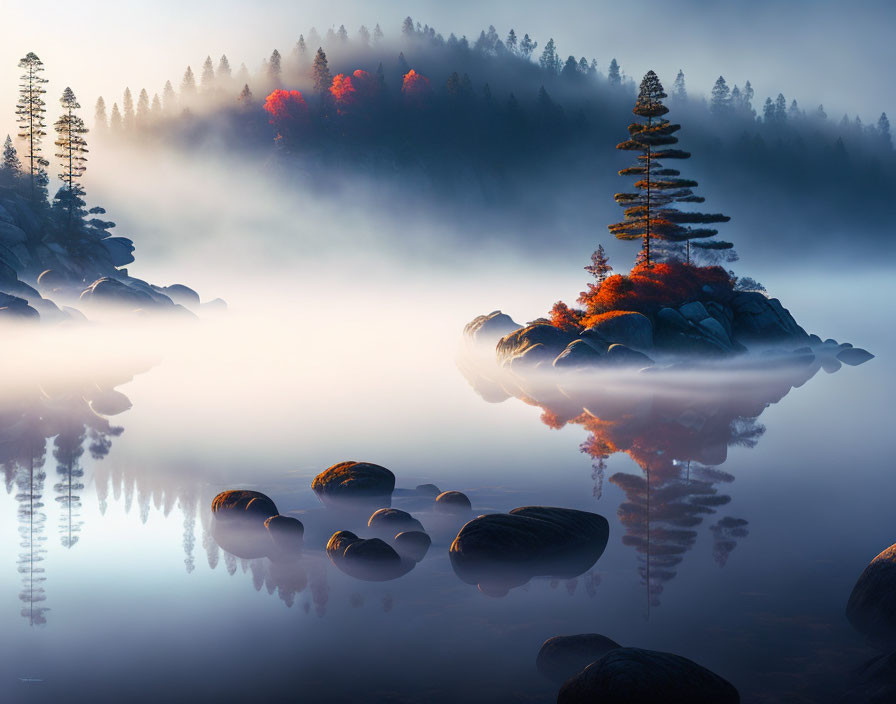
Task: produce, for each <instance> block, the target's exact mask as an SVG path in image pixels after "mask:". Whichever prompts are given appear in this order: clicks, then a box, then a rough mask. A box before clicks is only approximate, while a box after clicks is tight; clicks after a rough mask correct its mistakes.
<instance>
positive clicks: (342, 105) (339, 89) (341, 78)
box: [330, 73, 358, 115]
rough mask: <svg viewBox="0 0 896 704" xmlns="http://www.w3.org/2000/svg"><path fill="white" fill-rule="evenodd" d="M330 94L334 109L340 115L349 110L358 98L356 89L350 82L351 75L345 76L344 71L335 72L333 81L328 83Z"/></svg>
mask: <svg viewBox="0 0 896 704" xmlns="http://www.w3.org/2000/svg"><path fill="white" fill-rule="evenodd" d="M330 95H331V96H333V102H334V103H335V104H336V111H337V112H338V113H339V114H340V115H344V114H345V113H346V112H349V111H350V110H351V109H352V108H353V107H354V106H355V105H356V103H357V100H358V91H357V88H355V86H354V84H353V82H352V78H351V76H346V75H345V74H344V73H337V74H336V75H335V76H334V77H333V83H332V84H331V85H330Z"/></svg>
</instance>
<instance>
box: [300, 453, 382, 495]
mask: <svg viewBox="0 0 896 704" xmlns="http://www.w3.org/2000/svg"><path fill="white" fill-rule="evenodd" d="M311 488H312V489H313V490H314V493H315V494H317V496H318V498H319V499H320V500H321V502H323V503H324V505H328V506H335V505H341V506H350V505H367V506H369V505H371V504H378V505H379V506H390V505H391V503H392V492H393V490H394V489H395V475H394V474H392V472H390V471H389V470H388V469H386V468H385V467H381V466H380V465H378V464H373V463H372V462H355V461H354V460H349V461H347V462H339V463H338V464H334V465H333V466H332V467H329V468H328V469H326V470H324V471H323V472H321V473H320V474H318V475H317V476H316V477H315V478H314V480H313V481H312V482H311Z"/></svg>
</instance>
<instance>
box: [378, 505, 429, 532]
mask: <svg viewBox="0 0 896 704" xmlns="http://www.w3.org/2000/svg"><path fill="white" fill-rule="evenodd" d="M367 526H368V527H369V528H372V529H373V531H374V532H375V533H377V534H378V535H380V536H382V537H385V538H391V537H392V536H394V535H395V534H396V533H401V532H402V531H421V532H422V531H423V525H422V524H421V523H420V521H418V520H417V519H416V518H414V517H413V516H412V515H411V514H409V513H408V512H407V511H402V510H401V509H397V508H381V509H379V510H377V511H375V512H374V513H373V515H372V516H371V517H370V520H369V521H367Z"/></svg>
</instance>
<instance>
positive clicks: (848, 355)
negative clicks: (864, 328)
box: [837, 347, 874, 367]
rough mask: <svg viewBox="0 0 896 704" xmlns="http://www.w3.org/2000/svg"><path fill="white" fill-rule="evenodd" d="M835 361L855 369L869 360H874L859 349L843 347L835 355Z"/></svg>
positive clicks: (870, 355) (867, 353) (871, 355)
mask: <svg viewBox="0 0 896 704" xmlns="http://www.w3.org/2000/svg"><path fill="white" fill-rule="evenodd" d="M837 359H839V360H840V361H841V362H843V363H844V364H848V365H850V366H851V367H857V366H858V365H860V364H864V363H865V362H867V361H868V360H869V359H874V355H873V354H871V353H870V352H869V351H868V350H863V349H862V348H861V347H844V348H842V349H841V350H840V351H839V352H838V353H837Z"/></svg>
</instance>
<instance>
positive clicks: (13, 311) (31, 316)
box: [0, 292, 40, 322]
mask: <svg viewBox="0 0 896 704" xmlns="http://www.w3.org/2000/svg"><path fill="white" fill-rule="evenodd" d="M38 320H40V313H38V312H37V311H36V310H35V309H34V308H32V307H31V306H29V305H28V301H26V300H25V299H24V298H19V297H18V296H10V295H9V294H6V293H2V292H0V322H2V321H7V322H22V321H31V322H37V321H38Z"/></svg>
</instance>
